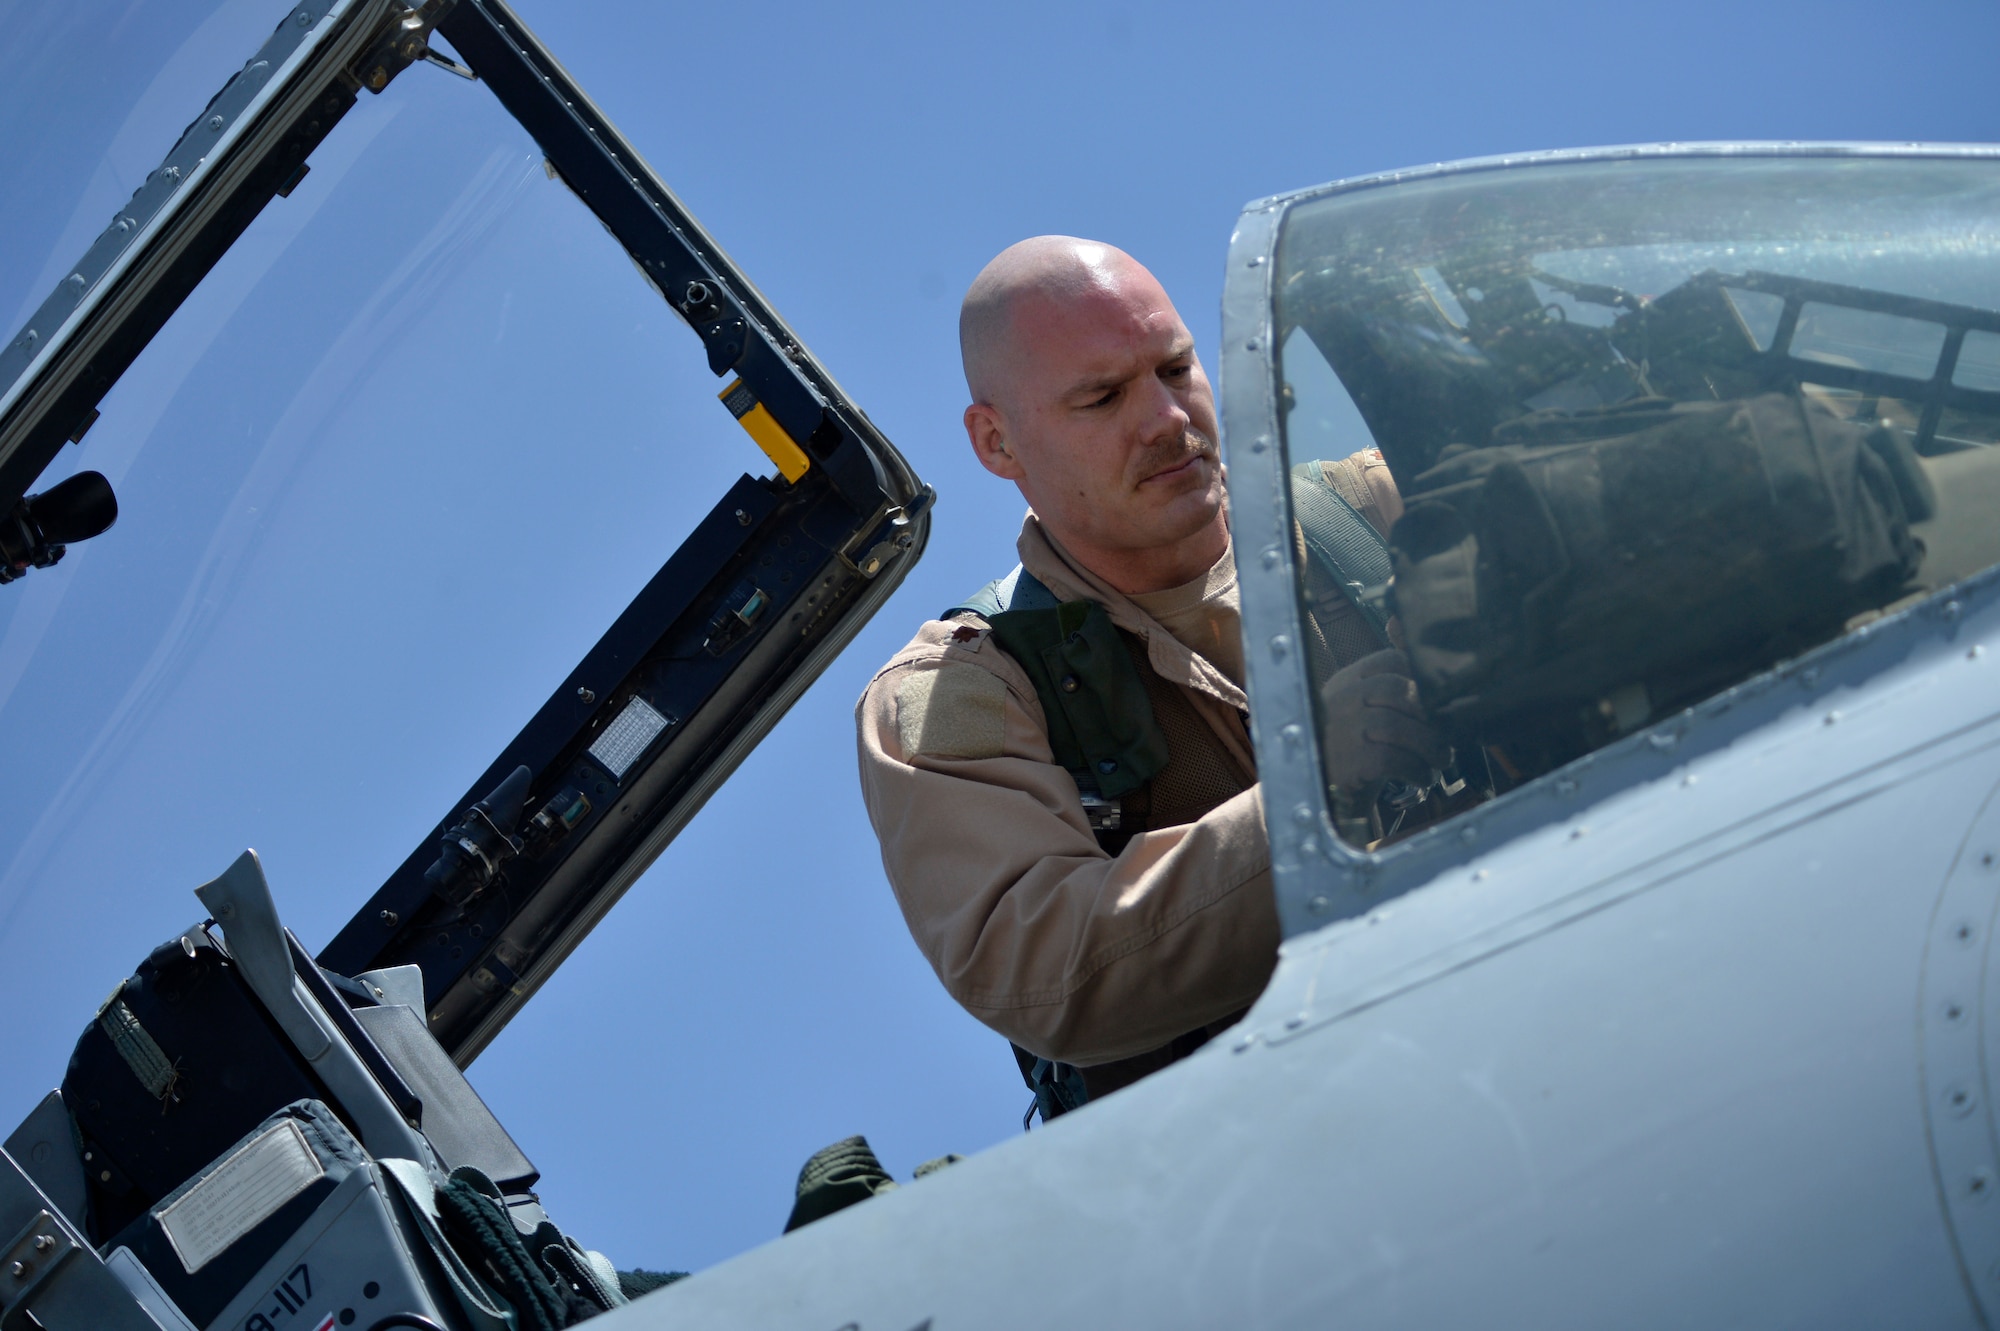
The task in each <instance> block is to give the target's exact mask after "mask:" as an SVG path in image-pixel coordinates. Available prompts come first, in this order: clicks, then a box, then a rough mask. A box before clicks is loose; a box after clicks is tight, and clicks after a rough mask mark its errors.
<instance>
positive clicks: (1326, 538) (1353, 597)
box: [1292, 462, 1390, 643]
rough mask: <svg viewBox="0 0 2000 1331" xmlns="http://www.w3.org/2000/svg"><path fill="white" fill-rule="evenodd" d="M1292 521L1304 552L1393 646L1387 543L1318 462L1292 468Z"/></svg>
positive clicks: (1378, 633)
mask: <svg viewBox="0 0 2000 1331" xmlns="http://www.w3.org/2000/svg"><path fill="white" fill-rule="evenodd" d="M1292 515H1293V516H1294V517H1296V518H1297V519H1298V522H1299V532H1300V534H1301V535H1303V536H1304V537H1305V542H1306V550H1307V552H1308V553H1309V554H1310V555H1311V556H1312V559H1313V562H1314V563H1316V564H1318V565H1319V567H1320V570H1321V571H1322V572H1324V573H1326V574H1327V575H1328V576H1330V577H1331V578H1332V579H1333V581H1334V582H1335V583H1336V584H1337V585H1338V586H1339V587H1340V590H1341V591H1342V593H1344V594H1345V595H1346V597H1347V599H1348V600H1349V601H1351V602H1353V603H1354V608H1355V609H1356V610H1359V611H1360V612H1361V614H1362V617H1363V618H1365V619H1366V620H1367V621H1368V622H1369V623H1370V624H1372V625H1373V626H1374V628H1375V633H1376V635H1377V636H1378V637H1380V638H1381V640H1382V641H1383V642H1384V643H1387V642H1388V641H1389V607H1388V605H1387V600H1388V586H1389V573H1390V565H1389V543H1388V542H1387V541H1385V540H1383V539H1382V534H1381V533H1380V532H1378V531H1376V530H1375V528H1373V527H1372V526H1370V525H1369V524H1368V519H1366V518H1364V517H1362V516H1361V515H1360V514H1359V513H1357V512H1355V510H1354V505H1352V504H1350V503H1348V502H1347V500H1346V499H1345V498H1344V497H1343V496H1342V495H1341V493H1340V491H1338V490H1336V489H1334V488H1333V486H1332V485H1330V484H1329V483H1328V482H1327V480H1326V476H1325V474H1324V473H1323V472H1322V471H1321V470H1320V467H1319V464H1318V463H1317V462H1308V463H1306V464H1305V465H1303V466H1299V467H1294V468H1292Z"/></svg>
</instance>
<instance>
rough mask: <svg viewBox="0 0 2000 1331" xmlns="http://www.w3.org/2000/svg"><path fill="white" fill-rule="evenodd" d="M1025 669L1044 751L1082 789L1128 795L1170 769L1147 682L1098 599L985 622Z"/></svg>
mask: <svg viewBox="0 0 2000 1331" xmlns="http://www.w3.org/2000/svg"><path fill="white" fill-rule="evenodd" d="M986 622H987V623H988V624H990V625H992V627H993V637H994V640H995V641H997V642H998V643H999V644H1000V646H1001V647H1002V648H1004V649H1005V650H1006V652H1007V654H1008V655H1009V656H1011V657H1013V658H1014V659H1015V660H1016V661H1018V662H1019V663H1020V665H1021V668H1022V669H1023V670H1025V671H1027V672H1028V678H1029V679H1030V680H1031V681H1033V683H1034V686H1035V693H1036V695H1037V696H1038V697H1039V698H1041V700H1042V711H1043V712H1044V713H1045V714H1046V716H1047V718H1048V723H1049V748H1050V750H1052V751H1053V752H1054V754H1055V760H1056V762H1057V763H1059V764H1060V765H1061V766H1063V767H1065V768H1067V769H1068V770H1069V772H1070V775H1071V776H1073V777H1075V778H1076V783H1077V786H1078V787H1079V788H1080V789H1095V790H1096V791H1097V793H1098V794H1100V795H1102V796H1103V797H1104V798H1106V799H1117V798H1118V797H1120V796H1122V795H1129V794H1131V793H1132V792H1133V791H1135V790H1138V789H1139V788H1140V787H1141V786H1143V785H1145V784H1146V783H1147V782H1148V781H1151V780H1152V779H1153V778H1154V777H1155V776H1157V775H1159V772H1160V769H1161V768H1163V767H1165V766H1166V765H1167V737H1166V735H1165V734H1164V733H1162V732H1161V730H1160V726H1159V722H1158V721H1157V720H1155V719H1154V717H1153V702H1152V699H1151V698H1149V697H1148V696H1147V694H1146V682H1145V681H1144V680H1143V679H1141V678H1140V677H1139V668H1138V667H1137V666H1136V665H1134V664H1133V663H1132V656H1131V653H1129V652H1128V651H1126V649H1125V643H1124V640H1123V639H1121V638H1120V637H1119V636H1118V628H1117V626H1116V625H1114V624H1113V623H1112V622H1111V616H1110V615H1109V614H1107V613H1106V612H1105V609H1104V607H1103V606H1101V605H1099V604H1098V603H1097V602H1095V601H1066V602H1064V603H1063V604H1061V605H1058V606H1056V607H1055V608H1054V609H1052V610H1002V611H998V612H996V613H994V614H993V615H991V616H989V617H988V618H987V621H986Z"/></svg>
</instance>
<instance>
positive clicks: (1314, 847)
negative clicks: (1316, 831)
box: [1299, 837, 1319, 859]
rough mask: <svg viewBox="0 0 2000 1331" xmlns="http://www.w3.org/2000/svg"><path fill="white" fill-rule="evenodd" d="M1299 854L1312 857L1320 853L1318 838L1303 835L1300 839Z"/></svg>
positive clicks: (1308, 857)
mask: <svg viewBox="0 0 2000 1331" xmlns="http://www.w3.org/2000/svg"><path fill="white" fill-rule="evenodd" d="M1299 854H1300V855H1301V856H1304V857H1305V858H1307V859H1311V858H1312V857H1313V856H1315V855H1318V854H1319V842H1318V840H1316V839H1315V838H1313V837H1302V838H1301V839H1300V840H1299Z"/></svg>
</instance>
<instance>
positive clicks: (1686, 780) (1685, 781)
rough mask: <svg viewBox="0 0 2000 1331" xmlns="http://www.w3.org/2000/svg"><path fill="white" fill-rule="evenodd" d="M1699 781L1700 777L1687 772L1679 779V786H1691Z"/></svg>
mask: <svg viewBox="0 0 2000 1331" xmlns="http://www.w3.org/2000/svg"><path fill="white" fill-rule="evenodd" d="M1699 780H1701V778H1700V777H1698V776H1696V775H1695V774H1694V773H1693V772H1689V773H1688V774H1687V775H1686V776H1684V777H1682V778H1681V784H1682V785H1683V786H1691V785H1693V784H1694V783H1695V782H1697V781H1699Z"/></svg>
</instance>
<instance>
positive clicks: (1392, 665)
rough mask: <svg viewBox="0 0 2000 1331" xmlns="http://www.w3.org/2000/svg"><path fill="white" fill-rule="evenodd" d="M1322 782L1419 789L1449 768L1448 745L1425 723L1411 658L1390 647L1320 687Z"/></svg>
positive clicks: (1351, 787) (1345, 787) (1344, 786)
mask: <svg viewBox="0 0 2000 1331" xmlns="http://www.w3.org/2000/svg"><path fill="white" fill-rule="evenodd" d="M1320 707H1321V711H1322V712H1323V713H1324V715H1325V717H1326V746H1325V761H1326V769H1327V770H1326V774H1327V779H1328V780H1330V781H1331V782H1332V783H1333V784H1334V785H1336V786H1338V787H1339V788H1340V789H1342V790H1350V791H1358V790H1360V789H1362V788H1364V787H1366V786H1368V785H1370V784H1371V783H1373V782H1377V781H1381V780H1384V779H1386V778H1394V779H1396V780H1398V781H1407V782H1409V783H1410V784H1412V785H1418V786H1421V785H1423V784H1425V783H1426V782H1428V781H1429V780H1430V778H1431V772H1432V770H1433V769H1434V768H1441V767H1446V766H1449V765H1450V763H1451V747H1450V746H1449V745H1447V744H1446V743H1445V742H1444V740H1443V739H1442V738H1441V737H1440V736H1439V735H1438V733H1437V732H1436V731H1435V730H1432V729H1431V728H1430V725H1429V724H1428V723H1427V722H1425V720H1424V709H1423V705H1422V704H1421V703H1419V702H1418V701H1417V682H1416V681H1415V680H1414V679H1412V678H1411V677H1410V660H1409V658H1408V657H1406V656H1404V655H1403V654H1402V653H1401V652H1399V651H1397V650H1395V649H1394V648H1388V649H1386V650H1383V651H1379V652H1376V653H1375V654H1374V655H1372V656H1364V657H1362V658H1361V659H1360V660H1359V661H1356V662H1355V663H1354V664H1353V665H1350V666H1348V667H1347V668H1345V669H1344V670H1341V671H1340V672H1338V673H1337V674H1335V675H1334V677H1333V678H1332V679H1329V680H1328V681H1327V682H1326V683H1325V685H1324V686H1322V687H1321V689H1320Z"/></svg>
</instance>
